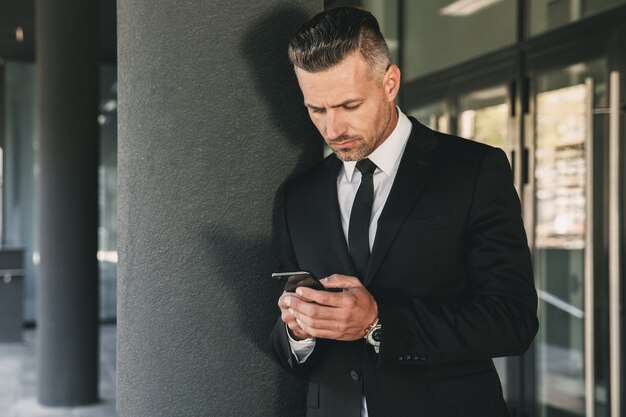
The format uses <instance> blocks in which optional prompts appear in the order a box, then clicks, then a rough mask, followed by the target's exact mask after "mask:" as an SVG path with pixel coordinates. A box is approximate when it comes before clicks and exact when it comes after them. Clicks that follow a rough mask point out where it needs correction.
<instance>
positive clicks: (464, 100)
mask: <svg viewBox="0 0 626 417" xmlns="http://www.w3.org/2000/svg"><path fill="white" fill-rule="evenodd" d="M507 96H508V91H507V88H506V87H505V86H498V87H494V88H488V89H484V90H479V91H474V92H472V93H469V94H465V95H463V96H461V97H460V98H459V129H458V130H459V136H462V137H464V138H468V139H473V140H475V141H477V142H482V143H486V144H488V145H491V146H496V147H498V148H501V149H503V150H504V151H505V152H506V153H507V155H508V156H509V157H510V154H511V151H512V150H513V145H514V144H513V138H512V137H511V134H510V132H509V120H510V117H509V114H510V111H509V104H508V102H507V101H508V97H507ZM493 362H494V364H495V366H496V370H497V371H498V375H499V376H500V381H501V382H502V390H503V392H504V394H505V398H507V377H508V373H507V358H496V359H494V361H493Z"/></svg>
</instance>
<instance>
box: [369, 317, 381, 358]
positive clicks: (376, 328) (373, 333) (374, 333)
mask: <svg viewBox="0 0 626 417" xmlns="http://www.w3.org/2000/svg"><path fill="white" fill-rule="evenodd" d="M382 338H383V326H382V325H381V324H380V323H376V324H375V325H373V326H372V327H370V328H369V330H368V331H367V334H366V335H365V340H366V341H367V343H368V344H369V345H372V346H373V347H374V351H375V352H376V353H378V351H379V350H380V341H381V339H382Z"/></svg>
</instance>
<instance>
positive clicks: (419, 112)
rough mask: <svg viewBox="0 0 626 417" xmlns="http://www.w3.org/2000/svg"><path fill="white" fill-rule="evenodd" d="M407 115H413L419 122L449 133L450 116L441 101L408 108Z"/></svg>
mask: <svg viewBox="0 0 626 417" xmlns="http://www.w3.org/2000/svg"><path fill="white" fill-rule="evenodd" d="M408 115H409V116H413V117H415V118H416V119H417V120H419V121H420V123H422V124H425V125H426V126H428V127H430V128H431V129H434V130H438V131H439V132H443V133H450V122H449V120H450V118H449V117H448V115H447V112H446V106H445V103H444V102H443V101H438V102H435V103H432V104H428V105H426V106H423V107H418V108H416V109H413V110H410V111H409V112H408Z"/></svg>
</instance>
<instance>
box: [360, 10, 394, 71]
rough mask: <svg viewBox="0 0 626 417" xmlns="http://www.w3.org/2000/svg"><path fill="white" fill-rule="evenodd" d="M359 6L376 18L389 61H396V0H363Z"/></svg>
mask: <svg viewBox="0 0 626 417" xmlns="http://www.w3.org/2000/svg"><path fill="white" fill-rule="evenodd" d="M361 7H363V8H364V9H366V10H369V11H370V12H371V13H372V14H373V15H374V16H375V17H376V20H378V24H379V25H380V31H381V32H382V34H383V36H384V37H385V40H386V41H387V46H389V52H390V53H391V61H392V62H394V63H398V0H363V1H362V4H361Z"/></svg>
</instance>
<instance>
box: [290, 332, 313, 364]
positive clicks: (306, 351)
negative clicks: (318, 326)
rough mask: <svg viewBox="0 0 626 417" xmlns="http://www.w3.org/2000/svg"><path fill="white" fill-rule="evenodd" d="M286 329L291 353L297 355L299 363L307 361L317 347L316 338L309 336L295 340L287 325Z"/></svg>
mask: <svg viewBox="0 0 626 417" xmlns="http://www.w3.org/2000/svg"><path fill="white" fill-rule="evenodd" d="M285 331H286V332H287V337H288V338H289V346H290V347H291V353H292V354H293V356H295V358H296V360H297V361H298V363H303V362H305V361H306V360H307V359H308V358H309V356H310V355H311V353H313V348H315V339H314V338H308V339H304V340H295V339H293V338H292V337H291V335H290V334H289V328H288V327H287V325H285Z"/></svg>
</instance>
